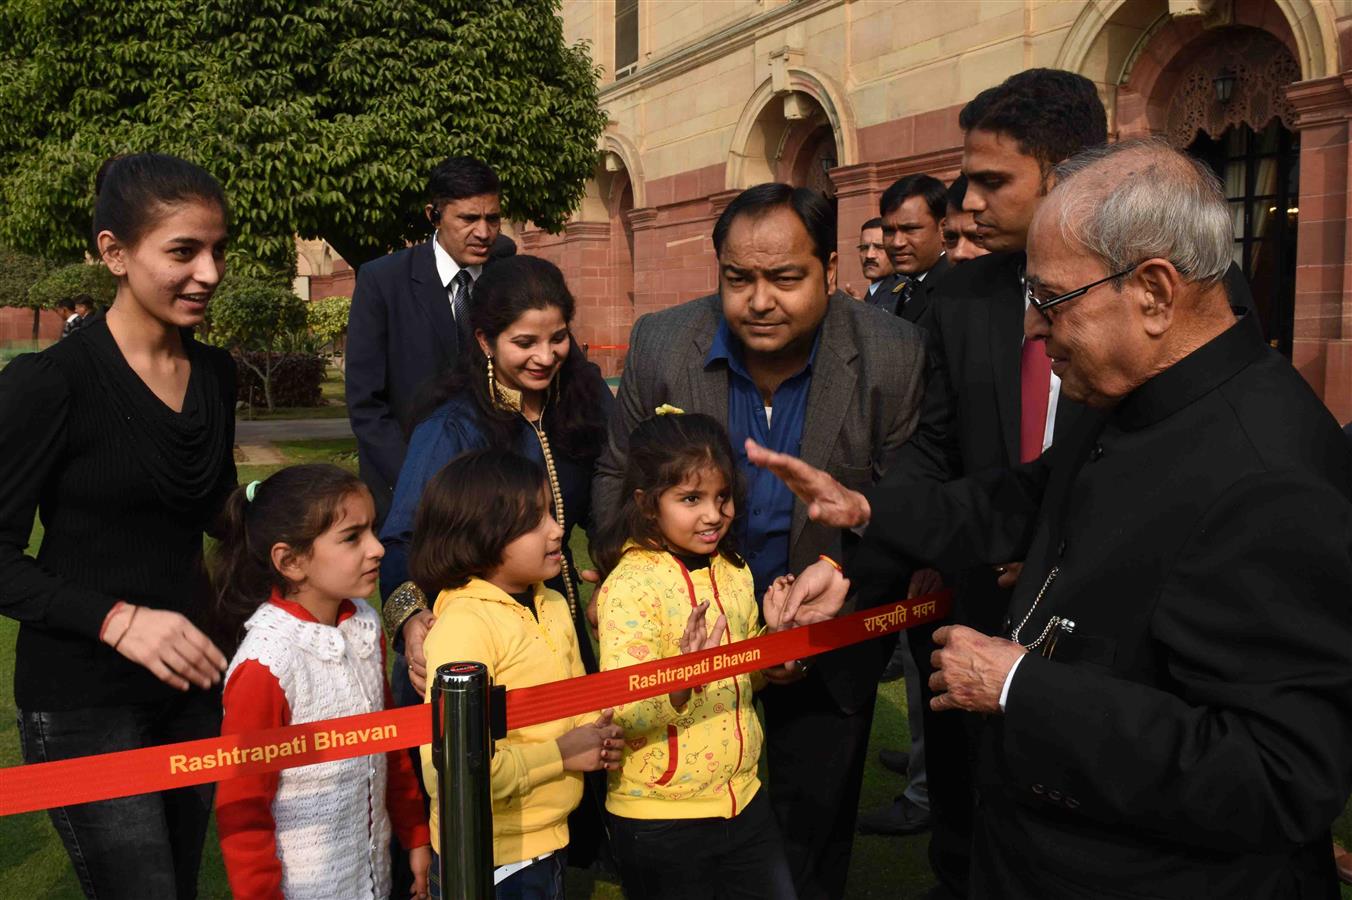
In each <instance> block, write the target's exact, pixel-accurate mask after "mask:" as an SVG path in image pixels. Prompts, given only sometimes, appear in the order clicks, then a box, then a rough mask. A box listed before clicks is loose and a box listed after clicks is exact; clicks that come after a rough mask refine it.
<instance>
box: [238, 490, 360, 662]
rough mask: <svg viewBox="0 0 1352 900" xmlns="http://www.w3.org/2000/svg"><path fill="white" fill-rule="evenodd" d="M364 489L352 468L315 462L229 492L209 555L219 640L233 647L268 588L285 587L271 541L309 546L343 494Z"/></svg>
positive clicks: (324, 527)
mask: <svg viewBox="0 0 1352 900" xmlns="http://www.w3.org/2000/svg"><path fill="white" fill-rule="evenodd" d="M251 488H252V495H253V496H252V499H250V489H251ZM365 490H366V486H365V485H364V484H362V482H361V480H360V479H359V478H357V476H356V475H353V474H352V473H351V472H348V471H346V470H344V469H340V468H338V467H337V466H334V465H329V464H327V463H317V464H310V465H303V466H291V467H289V468H286V469H282V470H281V471H279V472H276V473H274V474H273V475H272V476H271V477H269V478H268V479H267V480H266V481H264V482H262V483H261V484H259V483H255V484H254V485H250V486H249V487H245V486H244V485H240V486H239V487H237V488H235V489H234V490H233V491H232V492H231V493H230V496H229V497H228V498H227V499H226V501H225V508H224V510H222V512H221V519H220V530H221V540H220V542H219V543H218V544H217V545H216V549H215V551H214V552H213V553H212V557H211V574H212V580H213V583H214V585H215V589H216V598H215V605H214V608H213V611H212V628H211V631H212V632H213V634H214V635H215V636H216V637H217V638H218V639H219V640H220V642H221V643H222V645H224V646H228V647H230V648H233V647H235V646H236V645H237V644H238V643H239V639H240V638H241V637H242V630H243V627H244V623H245V622H246V621H247V620H248V618H249V616H251V615H253V612H254V610H256V609H258V607H259V606H261V605H262V604H263V603H265V602H266V601H267V599H268V598H269V597H270V596H271V595H272V593H273V591H277V592H279V593H282V594H285V593H287V591H288V590H289V589H290V587H291V585H290V584H289V583H288V582H287V580H286V579H285V578H284V577H283V576H282V573H281V572H278V571H277V568H276V566H274V565H273V564H272V548H273V546H274V545H276V544H286V545H287V546H289V547H290V548H291V549H292V551H293V552H295V553H307V552H309V550H310V547H311V546H312V545H313V544H314V542H315V539H316V538H318V537H319V536H320V535H321V534H323V533H324V532H325V531H327V530H328V529H329V527H330V526H331V525H333V523H334V521H335V520H336V519H337V517H338V508H339V505H340V504H341V503H342V501H343V498H345V497H347V496H348V495H350V494H353V493H356V492H358V491H365Z"/></svg>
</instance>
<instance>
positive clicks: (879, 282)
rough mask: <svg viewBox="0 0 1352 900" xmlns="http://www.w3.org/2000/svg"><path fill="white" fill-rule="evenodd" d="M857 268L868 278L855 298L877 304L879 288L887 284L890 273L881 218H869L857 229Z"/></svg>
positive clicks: (879, 297)
mask: <svg viewBox="0 0 1352 900" xmlns="http://www.w3.org/2000/svg"><path fill="white" fill-rule="evenodd" d="M857 249H858V250H859V268H860V269H861V270H862V271H863V273H864V277H865V278H867V279H868V288H867V290H866V291H865V292H864V295H863V296H862V297H856V298H855V299H856V300H864V301H866V302H868V303H871V304H873V305H875V306H876V305H877V304H878V302H879V301H880V300H882V298H883V294H882V293H880V292H879V288H881V287H882V286H883V285H885V284H887V283H888V281H889V279H890V277H891V275H892V260H891V258H890V257H889V256H888V255H887V248H886V247H884V246H883V220H882V219H879V218H878V217H876V216H875V217H874V218H872V219H869V220H868V221H867V222H865V223H864V224H863V227H861V228H860V229H859V247H858V248H857Z"/></svg>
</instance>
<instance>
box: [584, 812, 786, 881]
mask: <svg viewBox="0 0 1352 900" xmlns="http://www.w3.org/2000/svg"><path fill="white" fill-rule="evenodd" d="M610 848H611V851H612V852H613V853H614V854H615V861H616V862H617V863H618V864H619V868H620V880H621V881H622V883H623V885H624V896H625V897H626V898H628V900H724V898H727V900H793V898H794V897H795V896H796V895H795V894H794V891H793V879H792V877H791V876H790V875H789V864H788V862H787V861H786V860H785V858H784V846H783V844H782V843H781V842H780V839H779V830H778V829H777V828H776V827H775V818H774V815H773V814H772V812H771V809H770V803H769V801H768V799H767V798H766V796H765V790H764V789H763V788H762V790H761V791H760V793H758V794H757V795H756V796H755V797H753V798H752V800H751V802H750V803H748V804H747V805H746V808H745V809H743V810H742V811H741V812H740V813H738V814H737V815H736V816H734V817H733V818H731V819H717V818H715V819H629V818H625V817H624V816H617V815H614V814H611V815H610Z"/></svg>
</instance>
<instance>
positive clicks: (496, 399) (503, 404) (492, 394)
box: [488, 356, 521, 412]
mask: <svg viewBox="0 0 1352 900" xmlns="http://www.w3.org/2000/svg"><path fill="white" fill-rule="evenodd" d="M488 398H489V400H490V401H491V402H492V404H493V405H494V406H495V407H497V408H498V409H501V410H506V411H507V412H521V392H520V391H518V390H514V389H512V388H509V387H503V386H502V385H501V384H499V383H498V379H497V378H496V377H495V376H494V375H493V357H491V356H490V357H488Z"/></svg>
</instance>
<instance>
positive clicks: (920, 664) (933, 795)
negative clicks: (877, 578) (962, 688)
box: [906, 622, 980, 897]
mask: <svg viewBox="0 0 1352 900" xmlns="http://www.w3.org/2000/svg"><path fill="white" fill-rule="evenodd" d="M946 624H952V623H951V622H940V623H933V624H930V625H924V626H920V627H918V628H912V629H910V630H909V631H907V632H906V635H907V638H908V639H909V640H910V642H911V653H912V655H913V656H914V657H915V664H916V668H917V669H918V670H919V674H920V697H921V709H922V713H923V716H924V723H925V753H926V756H927V765H928V779H929V801H930V817H931V821H932V822H933V826H932V828H931V831H930V843H929V862H930V868H931V869H932V870H933V871H934V877H935V878H936V879H938V881H939V883H940V884H942V885H943V886H944V887H945V888H947V889H948V890H949V891H950V892H952V893H953V894H955V895H956V896H958V897H966V896H967V894H968V872H969V871H970V869H971V866H972V825H973V817H974V815H975V810H976V793H975V788H974V783H973V775H974V773H975V771H976V749H977V742H976V738H977V729H978V728H979V727H980V718H979V717H978V716H975V715H973V714H971V713H965V712H960V711H957V710H946V711H944V712H935V711H934V710H932V709H930V700H931V699H932V698H933V697H934V691H933V690H931V689H930V686H929V677H930V675H931V674H933V672H934V667H933V665H931V664H930V654H931V653H933V652H934V649H935V648H934V642H933V636H934V632H935V630H936V629H938V628H939V627H940V626H941V625H946Z"/></svg>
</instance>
